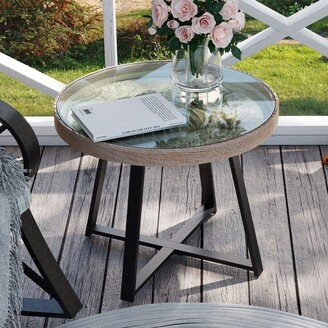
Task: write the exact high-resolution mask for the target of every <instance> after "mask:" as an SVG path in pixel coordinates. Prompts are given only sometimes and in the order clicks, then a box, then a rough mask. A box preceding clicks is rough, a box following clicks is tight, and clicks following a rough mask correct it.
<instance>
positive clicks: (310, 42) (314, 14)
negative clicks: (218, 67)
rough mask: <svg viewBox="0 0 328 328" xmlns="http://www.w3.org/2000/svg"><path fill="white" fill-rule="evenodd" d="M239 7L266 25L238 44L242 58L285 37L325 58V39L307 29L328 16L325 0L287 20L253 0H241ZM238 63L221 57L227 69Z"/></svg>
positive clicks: (232, 59)
mask: <svg viewBox="0 0 328 328" xmlns="http://www.w3.org/2000/svg"><path fill="white" fill-rule="evenodd" d="M277 1H279V0H277ZM240 6H241V9H242V10H243V11H244V12H245V13H247V14H248V15H250V16H252V17H254V18H256V19H258V20H260V21H262V22H263V23H265V24H266V25H268V26H269V27H268V28H267V29H265V30H264V31H262V32H260V33H258V34H256V35H254V36H252V37H250V38H249V39H247V40H245V41H244V42H242V43H241V44H240V45H239V46H240V48H241V50H242V52H243V55H242V58H247V57H249V56H251V55H253V54H254V53H256V52H258V51H260V50H262V49H263V48H265V47H267V46H269V45H272V44H275V43H277V42H278V41H280V40H282V39H284V38H286V37H288V36H290V37H291V38H293V39H295V40H297V41H299V42H301V43H303V44H305V45H307V46H309V47H311V48H313V49H315V50H317V51H319V52H320V53H322V54H323V55H325V56H327V57H328V40H327V39H325V38H323V37H322V36H320V35H318V34H316V33H314V32H312V31H310V30H309V29H307V28H306V27H307V26H309V25H311V24H312V23H315V22H317V21H319V20H320V19H322V18H324V17H326V16H328V0H320V1H318V2H316V3H314V4H312V5H311V6H309V7H307V8H305V9H303V10H301V11H299V12H298V13H296V14H294V15H292V16H290V17H285V16H283V15H281V14H279V13H277V12H276V11H274V10H272V9H270V8H268V7H266V6H264V5H263V4H261V3H259V2H258V1H255V0H241V2H240ZM237 61H238V60H237V59H236V58H234V57H233V56H232V55H231V54H226V55H225V56H224V63H225V65H229V66H230V65H233V64H235V63H236V62H237Z"/></svg>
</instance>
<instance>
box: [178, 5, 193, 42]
mask: <svg viewBox="0 0 328 328" xmlns="http://www.w3.org/2000/svg"><path fill="white" fill-rule="evenodd" d="M173 1H174V0H173ZM175 36H176V37H177V38H178V39H179V40H180V42H182V43H188V42H189V41H191V40H192V38H193V37H194V36H195V33H194V31H193V30H192V29H191V26H186V25H185V26H180V27H178V28H177V29H176V30H175Z"/></svg>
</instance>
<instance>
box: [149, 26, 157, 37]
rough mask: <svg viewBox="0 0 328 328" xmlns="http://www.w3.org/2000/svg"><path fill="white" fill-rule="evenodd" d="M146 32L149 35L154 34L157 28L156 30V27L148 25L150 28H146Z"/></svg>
mask: <svg viewBox="0 0 328 328" xmlns="http://www.w3.org/2000/svg"><path fill="white" fill-rule="evenodd" d="M148 32H149V34H150V35H155V34H156V33H157V30H156V28H154V27H150V28H149V29H148Z"/></svg>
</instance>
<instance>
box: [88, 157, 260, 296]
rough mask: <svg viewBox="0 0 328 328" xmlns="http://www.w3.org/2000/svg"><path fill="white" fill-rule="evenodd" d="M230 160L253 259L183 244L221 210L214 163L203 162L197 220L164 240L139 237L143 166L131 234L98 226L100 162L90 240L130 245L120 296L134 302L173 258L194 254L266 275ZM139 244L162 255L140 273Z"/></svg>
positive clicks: (237, 170)
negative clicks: (105, 239) (93, 236)
mask: <svg viewBox="0 0 328 328" xmlns="http://www.w3.org/2000/svg"><path fill="white" fill-rule="evenodd" d="M229 162H230V167H231V172H232V176H233V181H234V184H235V189H236V193H237V198H238V203H239V207H240V212H241V217H242V221H243V225H244V229H245V235H246V242H247V246H248V250H249V254H250V259H243V258H238V257H234V256H229V255H223V254H220V253H218V252H214V251H210V250H206V249H202V248H199V247H194V246H190V245H186V244H184V242H185V241H186V240H187V239H188V238H189V237H190V236H191V235H192V233H193V232H194V231H195V230H197V228H199V227H200V226H201V225H202V224H203V223H204V222H205V221H206V220H208V219H209V218H210V217H212V216H213V215H214V214H215V212H216V202H215V193H214V183H213V174H212V166H211V164H202V165H200V166H199V170H200V178H201V184H202V207H201V208H200V209H199V210H198V211H197V212H196V213H195V214H194V216H193V217H191V218H190V219H189V220H188V221H186V223H185V224H184V226H183V227H182V228H181V229H180V230H179V231H178V232H177V233H175V234H174V235H173V237H172V238H171V239H169V240H165V239H159V238H155V237H150V236H143V235H140V223H141V209H142V196H143V185H144V173H145V168H144V167H142V166H131V172H130V185H129V199H128V212H127V222H126V230H125V231H123V230H119V229H114V228H110V227H105V226H100V225H97V224H96V219H97V214H98V209H99V203H100V198H101V192H102V187H103V182H104V177H105V173H106V165H107V163H106V162H105V161H103V160H99V164H98V168H97V174H96V180H95V187H94V191H93V195H92V202H91V208H90V214H89V219H88V224H87V230H86V236H90V235H91V234H96V235H100V236H105V237H109V238H114V239H119V240H123V241H125V248H124V260H123V262H124V263H123V277H122V292H121V298H122V300H125V301H129V302H133V301H134V297H135V294H136V293H137V292H138V291H139V290H140V288H142V286H143V285H144V284H145V283H146V282H147V281H148V280H149V279H150V278H151V277H152V276H153V275H154V274H155V272H156V271H157V270H158V269H159V268H160V267H161V266H162V265H163V264H164V263H165V262H166V261H167V260H168V259H169V258H170V257H171V256H172V255H173V254H179V255H186V256H191V257H195V258H198V259H201V260H206V261H210V262H216V263H220V264H224V265H229V266H233V267H237V268H242V269H246V270H251V271H253V272H254V274H255V276H259V275H260V274H261V272H262V271H263V268H262V262H261V257H260V253H259V248H258V244H257V239H256V235H255V230H254V225H253V220H252V216H251V211H250V207H249V203H248V198H247V194H246V188H245V184H244V180H243V172H242V168H241V165H240V160H239V157H233V158H230V159H229ZM139 245H144V246H148V247H153V248H156V249H157V250H158V252H157V253H156V254H155V255H154V256H153V257H152V258H151V260H150V261H149V262H148V263H147V264H146V265H145V266H144V267H143V268H142V269H141V270H140V271H139V272H138V273H137V264H138V255H139Z"/></svg>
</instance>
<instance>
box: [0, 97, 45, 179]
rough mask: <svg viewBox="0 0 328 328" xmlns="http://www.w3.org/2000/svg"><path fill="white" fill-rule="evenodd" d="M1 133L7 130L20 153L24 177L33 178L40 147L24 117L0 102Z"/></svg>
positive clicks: (37, 164) (38, 160)
mask: <svg viewBox="0 0 328 328" xmlns="http://www.w3.org/2000/svg"><path fill="white" fill-rule="evenodd" d="M0 123H1V124H2V127H1V132H3V131H4V130H8V131H9V132H10V133H11V135H12V136H13V137H14V138H15V140H16V142H17V143H18V146H19V148H20V150H21V152H22V156H23V161H24V169H25V170H26V173H25V175H27V176H29V177H33V176H34V175H35V174H36V172H37V171H38V168H39V165H40V145H39V142H38V139H37V137H36V135H35V133H34V131H33V129H32V127H31V126H30V125H29V123H28V122H27V121H26V119H25V118H24V116H23V115H22V114H20V113H19V112H18V111H17V110H16V109H15V108H13V107H11V106H10V105H8V104H7V103H5V102H3V101H0Z"/></svg>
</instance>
